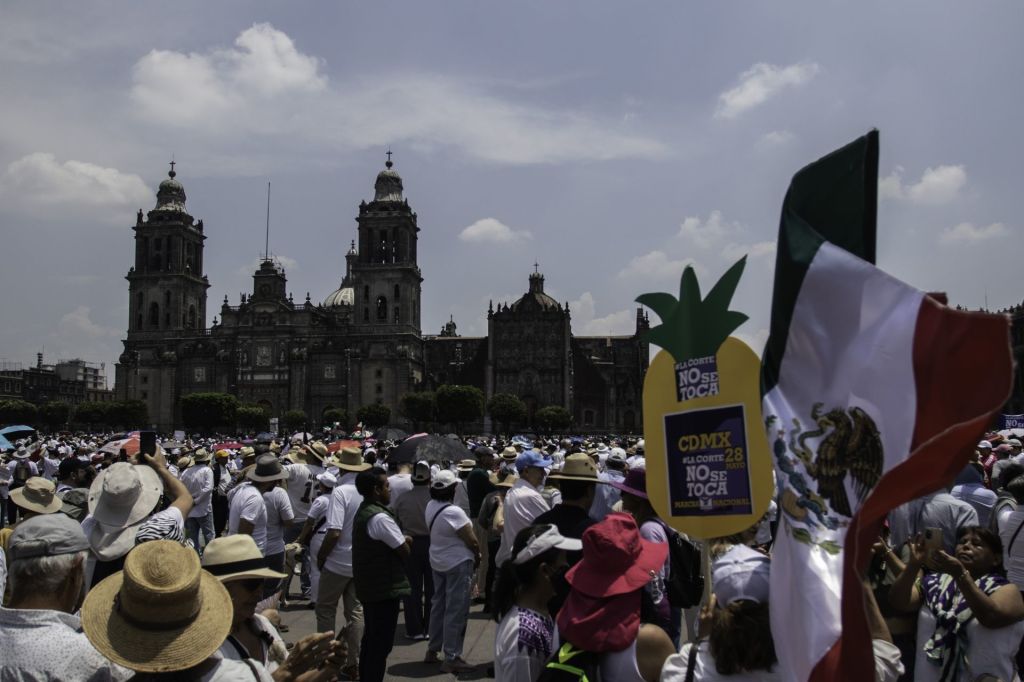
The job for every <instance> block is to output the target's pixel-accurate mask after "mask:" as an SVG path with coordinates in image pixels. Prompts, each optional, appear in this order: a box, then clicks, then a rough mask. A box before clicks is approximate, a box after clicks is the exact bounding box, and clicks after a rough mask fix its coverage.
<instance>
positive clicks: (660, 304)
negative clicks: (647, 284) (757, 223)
mask: <svg viewBox="0 0 1024 682" xmlns="http://www.w3.org/2000/svg"><path fill="white" fill-rule="evenodd" d="M746 264H747V257H746V256H744V257H743V258H740V259H739V260H738V261H736V263H735V264H734V265H733V266H732V267H731V268H729V269H728V270H727V271H726V273H725V274H724V275H722V278H721V279H719V280H718V282H716V283H715V286H714V287H712V289H711V291H710V292H708V295H707V298H705V299H704V300H701V297H700V284H698V283H697V274H696V273H695V272H694V271H693V268H692V267H691V266H689V265H687V266H686V269H685V270H683V276H682V277H681V278H680V280H679V298H678V299H676V298H675V297H674V296H673V295H672V294H666V293H652V294H642V295H640V296H638V297H637V299H636V302H637V303H639V304H641V305H645V306H647V307H648V308H650V309H651V310H653V311H654V312H655V313H657V314H658V317H660V318H661V324H659V325H657V326H655V327H651V329H650V330H649V331H648V332H647V340H648V341H650V342H651V343H653V344H655V345H657V346H661V347H662V348H664V349H665V350H666V351H668V352H669V354H670V355H671V356H672V357H673V358H675V361H676V362H677V363H681V362H686V361H687V360H690V359H693V358H703V357H707V356H709V355H715V354H716V353H717V352H718V348H719V347H720V346H721V345H722V344H723V343H724V342H725V340H726V339H727V338H729V335H730V334H732V333H733V331H735V330H736V329H737V328H738V327H739V326H740V325H741V324H743V323H744V322H746V321H747V316H746V315H744V314H743V313H741V312H737V311H735V310H729V303H730V302H731V301H732V297H733V294H735V293H736V286H737V285H738V284H739V283H740V276H741V275H742V274H743V268H744V267H746Z"/></svg>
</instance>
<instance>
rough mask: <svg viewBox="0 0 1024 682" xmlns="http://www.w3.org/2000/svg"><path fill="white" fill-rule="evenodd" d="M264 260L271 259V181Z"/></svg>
mask: <svg viewBox="0 0 1024 682" xmlns="http://www.w3.org/2000/svg"><path fill="white" fill-rule="evenodd" d="M263 260H270V181H269V180H268V181H267V236H266V240H265V241H264V244H263Z"/></svg>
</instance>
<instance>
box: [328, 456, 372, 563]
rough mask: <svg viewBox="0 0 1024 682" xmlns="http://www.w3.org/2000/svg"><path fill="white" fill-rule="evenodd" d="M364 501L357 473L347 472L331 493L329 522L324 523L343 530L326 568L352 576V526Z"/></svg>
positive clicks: (330, 527) (329, 526)
mask: <svg viewBox="0 0 1024 682" xmlns="http://www.w3.org/2000/svg"><path fill="white" fill-rule="evenodd" d="M362 503H363V496H362V495H360V494H359V491H358V490H356V474H355V473H354V472H350V473H347V474H345V475H344V476H342V477H341V480H340V481H338V485H336V486H335V487H334V491H333V492H332V493H331V502H330V505H329V506H328V508H327V523H326V524H324V530H340V531H341V537H340V538H338V544H336V545H335V546H334V550H333V551H332V552H331V554H330V556H328V557H327V561H325V562H324V569H325V570H328V571H330V572H331V573H335V574H337V575H344V576H349V577H351V576H352V526H353V525H354V524H355V522H356V513H357V512H358V511H359V505H361V504H362Z"/></svg>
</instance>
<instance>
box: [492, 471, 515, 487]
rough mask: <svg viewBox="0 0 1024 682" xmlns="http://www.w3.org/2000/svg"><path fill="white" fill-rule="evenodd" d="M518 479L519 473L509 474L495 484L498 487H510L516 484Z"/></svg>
mask: <svg viewBox="0 0 1024 682" xmlns="http://www.w3.org/2000/svg"><path fill="white" fill-rule="evenodd" d="M518 480H519V474H509V475H508V476H506V477H505V480H504V481H502V482H501V483H498V484H497V485H498V487H499V488H511V487H512V486H514V485H515V484H516V481H518Z"/></svg>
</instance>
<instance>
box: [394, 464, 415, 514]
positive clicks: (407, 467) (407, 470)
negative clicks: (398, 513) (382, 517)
mask: <svg viewBox="0 0 1024 682" xmlns="http://www.w3.org/2000/svg"><path fill="white" fill-rule="evenodd" d="M412 467H413V464H412V462H401V463H400V464H399V465H398V473H397V474H394V475H392V476H389V477H388V487H389V488H390V489H391V502H390V503H389V504H388V506H390V507H391V510H392V511H394V510H395V508H396V505H397V504H398V500H399V499H401V497H402V495H404V494H405V493H407V492H409V491H410V490H412Z"/></svg>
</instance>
